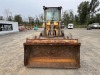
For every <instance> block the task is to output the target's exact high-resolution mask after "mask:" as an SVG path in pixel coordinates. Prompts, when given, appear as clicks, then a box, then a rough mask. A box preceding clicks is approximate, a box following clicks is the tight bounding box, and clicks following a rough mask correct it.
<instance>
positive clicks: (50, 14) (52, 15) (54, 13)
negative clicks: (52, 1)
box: [46, 8, 59, 21]
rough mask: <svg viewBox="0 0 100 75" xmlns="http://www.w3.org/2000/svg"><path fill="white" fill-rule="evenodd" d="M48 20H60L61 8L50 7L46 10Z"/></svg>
mask: <svg viewBox="0 0 100 75" xmlns="http://www.w3.org/2000/svg"><path fill="white" fill-rule="evenodd" d="M46 20H54V21H59V10H58V9H56V8H50V9H47V10H46Z"/></svg>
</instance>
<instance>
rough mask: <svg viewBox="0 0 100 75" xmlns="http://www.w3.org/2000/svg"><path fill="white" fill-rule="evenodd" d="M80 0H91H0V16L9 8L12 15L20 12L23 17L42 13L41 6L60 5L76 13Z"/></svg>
mask: <svg viewBox="0 0 100 75" xmlns="http://www.w3.org/2000/svg"><path fill="white" fill-rule="evenodd" d="M82 1H91V0H0V16H4V15H5V14H4V10H5V9H9V10H10V11H11V12H12V15H16V14H20V15H22V16H23V17H24V18H27V17H29V16H32V17H35V16H36V15H37V16H38V15H39V14H41V13H43V6H62V7H63V10H70V9H72V10H73V12H74V13H75V14H76V13H77V6H78V5H79V4H80V3H81V2H82ZM99 1H100V0H99Z"/></svg>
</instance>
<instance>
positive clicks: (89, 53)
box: [0, 29, 100, 75]
mask: <svg viewBox="0 0 100 75" xmlns="http://www.w3.org/2000/svg"><path fill="white" fill-rule="evenodd" d="M40 31H41V29H39V30H37V31H33V30H29V31H24V32H17V33H13V34H6V35H0V75H100V30H98V29H95V30H86V29H65V33H66V34H68V33H71V34H72V35H73V38H77V39H79V41H80V42H81V49H80V55H81V56H80V61H81V67H80V68H79V69H51V68H50V69H49V68H27V67H25V66H24V64H23V58H24V50H23V43H24V42H25V40H26V38H27V37H32V36H34V35H38V34H39V33H40Z"/></svg>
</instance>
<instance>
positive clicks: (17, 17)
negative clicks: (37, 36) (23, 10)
mask: <svg viewBox="0 0 100 75" xmlns="http://www.w3.org/2000/svg"><path fill="white" fill-rule="evenodd" d="M14 21H16V22H18V24H21V23H22V22H23V21H22V17H21V16H20V15H15V17H14Z"/></svg>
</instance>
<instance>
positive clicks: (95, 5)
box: [87, 0, 100, 23]
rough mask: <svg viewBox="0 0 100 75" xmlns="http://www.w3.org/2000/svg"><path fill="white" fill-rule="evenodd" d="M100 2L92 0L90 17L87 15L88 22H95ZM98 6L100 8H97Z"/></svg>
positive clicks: (89, 10) (89, 9)
mask: <svg viewBox="0 0 100 75" xmlns="http://www.w3.org/2000/svg"><path fill="white" fill-rule="evenodd" d="M99 4H100V2H99V1H98V0H91V2H90V5H89V8H88V17H87V23H91V22H92V21H93V22H94V21H95V20H94V14H95V13H97V12H98V11H100V8H98V6H99ZM97 8H98V9H97Z"/></svg>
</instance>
